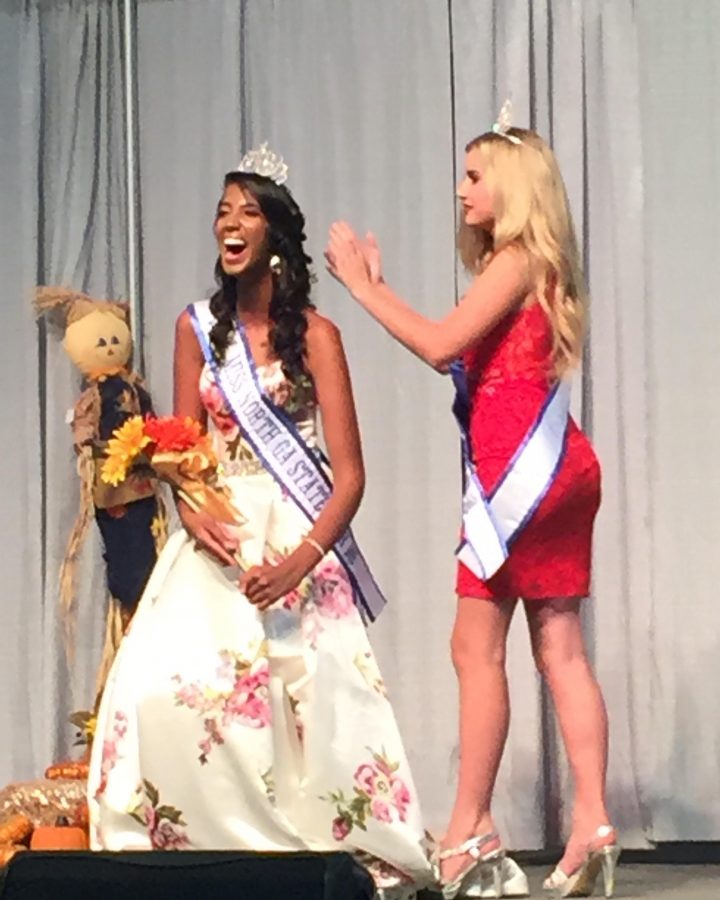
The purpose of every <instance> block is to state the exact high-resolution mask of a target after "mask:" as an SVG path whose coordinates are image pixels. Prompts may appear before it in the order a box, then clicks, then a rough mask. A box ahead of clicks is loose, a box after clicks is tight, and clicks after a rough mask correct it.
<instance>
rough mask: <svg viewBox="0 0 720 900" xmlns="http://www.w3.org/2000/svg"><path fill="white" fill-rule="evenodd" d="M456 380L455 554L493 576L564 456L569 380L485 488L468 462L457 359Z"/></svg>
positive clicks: (465, 399)
mask: <svg viewBox="0 0 720 900" xmlns="http://www.w3.org/2000/svg"><path fill="white" fill-rule="evenodd" d="M450 373H451V375H452V379H453V382H454V384H455V402H454V403H453V413H454V415H455V418H456V420H457V423H458V426H459V428H460V438H461V442H462V452H463V470H464V481H465V487H464V493H463V539H462V542H461V544H460V547H459V548H458V550H457V557H458V559H459V560H460V561H461V562H462V563H464V564H465V565H466V566H467V567H468V569H470V571H471V572H473V573H474V574H475V575H476V576H477V577H478V578H482V579H483V580H484V581H486V580H487V579H488V578H491V577H492V576H493V575H494V574H495V573H496V572H497V571H498V569H499V568H500V566H502V564H503V563H504V562H505V560H506V559H507V558H508V555H509V552H510V546H511V545H512V543H513V541H514V540H515V539H516V538H517V537H518V536H519V534H520V532H521V531H522V530H523V528H524V527H525V525H526V524H527V523H528V521H529V520H530V518H531V516H532V514H533V513H534V512H535V510H536V509H537V507H538V506H539V505H540V502H541V501H542V499H543V497H544V496H545V494H546V493H547V492H548V490H549V488H550V485H551V484H552V483H553V481H554V480H555V476H556V475H557V472H558V469H559V468H560V465H561V463H562V461H563V457H564V456H565V445H566V434H567V424H568V416H569V409H570V385H569V383H568V382H567V381H559V382H558V383H557V384H556V385H555V386H554V387H553V388H552V389H551V390H550V392H549V393H548V396H547V399H546V400H545V402H544V403H543V406H542V408H541V410H540V412H539V413H538V416H537V418H536V419H535V421H534V422H533V424H532V425H531V426H530V428H529V430H528V432H527V434H526V435H525V437H524V438H523V440H522V442H521V443H520V446H519V447H518V448H517V450H516V451H515V454H514V455H513V458H512V459H511V460H510V462H509V463H508V466H507V468H506V469H505V471H504V473H503V475H502V477H501V479H500V481H499V482H498V484H497V486H496V487H495V489H494V490H493V492H492V493H491V494H489V495H488V494H487V493H486V492H485V490H484V488H483V486H482V484H481V482H480V479H479V478H478V475H477V472H476V471H475V467H474V466H473V462H472V452H471V445H470V431H469V427H470V398H469V395H468V389H467V381H466V377H465V370H464V368H463V365H462V363H461V362H460V361H456V362H455V363H453V364H452V366H451V367H450Z"/></svg>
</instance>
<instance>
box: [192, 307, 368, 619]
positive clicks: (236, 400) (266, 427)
mask: <svg viewBox="0 0 720 900" xmlns="http://www.w3.org/2000/svg"><path fill="white" fill-rule="evenodd" d="M188 312H189V313H190V319H191V321H192V323H193V326H194V328H195V333H196V334H197V337H198V341H199V343H200V346H201V347H202V351H203V355H204V356H205V359H206V361H207V363H208V365H209V366H210V368H211V369H212V371H213V374H214V376H215V381H216V383H217V386H218V388H219V389H220V392H221V393H222V395H223V397H224V398H225V402H226V403H227V406H228V409H229V410H230V412H231V413H232V415H233V418H234V419H235V421H236V422H237V424H238V426H239V428H240V429H241V430H242V432H243V436H244V437H245V439H246V440H247V441H248V443H249V444H250V446H251V447H252V448H253V450H254V452H255V454H256V455H257V457H258V459H259V460H260V461H261V462H262V464H263V466H264V468H265V469H266V470H267V471H268V472H269V473H270V474H271V475H272V476H273V478H274V479H275V481H276V482H277V483H278V484H279V485H280V486H281V487H282V488H283V489H284V490H285V491H286V492H287V494H288V495H289V497H290V498H291V499H292V500H293V501H294V503H295V505H296V506H297V507H298V509H299V510H300V511H301V512H302V513H303V514H304V515H305V516H306V517H307V519H308V521H309V522H315V521H316V519H317V517H318V515H319V514H320V512H321V511H322V509H323V507H324V506H325V504H326V503H327V501H328V499H329V497H330V494H331V493H332V484H331V483H330V481H329V479H328V477H327V475H326V473H325V472H324V470H323V468H322V465H321V458H320V455H319V453H314V452H313V451H312V450H311V449H310V447H308V445H307V444H306V443H305V441H304V440H303V438H302V436H301V435H300V434H299V432H298V430H297V428H296V427H295V424H294V422H293V421H292V420H291V419H290V418H289V417H288V416H287V415H286V413H285V412H284V411H283V410H282V409H281V408H280V407H278V406H276V405H275V404H274V403H273V402H272V401H271V400H270V399H269V397H268V396H267V395H266V394H265V393H264V392H263V390H262V388H261V387H260V382H259V381H258V376H257V370H256V368H255V363H254V361H253V358H252V354H251V352H250V347H249V345H248V343H247V338H246V336H245V331H244V329H243V327H242V325H241V324H240V323H239V322H236V323H235V327H236V339H235V340H234V341H233V342H232V343H231V344H230V346H229V347H228V348H227V351H226V353H225V362H224V363H222V365H220V364H218V361H217V360H216V359H215V356H214V354H213V351H212V347H211V345H210V330H211V329H212V327H213V325H214V324H215V317H214V316H213V314H212V313H211V312H210V304H209V302H208V301H207V300H205V301H202V302H200V303H193V304H191V305H190V306H188ZM332 549H333V551H334V552H335V554H336V556H337V557H338V559H339V561H340V563H341V564H342V566H343V568H344V569H345V571H346V572H347V575H348V577H349V579H350V582H351V584H352V586H353V596H354V600H355V605H356V606H357V608H358V609H359V611H360V614H361V616H362V617H363V620H364V621H368V620H370V621H374V620H375V619H376V618H377V616H378V615H379V614H380V612H381V611H382V609H383V607H384V605H385V603H386V601H385V598H384V597H383V595H382V593H381V592H380V589H379V588H378V586H377V584H376V583H375V580H374V578H373V577H372V574H371V573H370V569H369V568H368V565H367V563H366V562H365V559H364V558H363V555H362V553H361V552H360V549H359V548H358V546H357V544H356V542H355V538H354V537H353V535H352V532H351V531H350V529H349V528H348V530H347V531H346V532H345V533H344V534H343V535H342V537H341V538H340V539H339V540H338V541H337V543H336V544H335V545H334V546H333V548H332Z"/></svg>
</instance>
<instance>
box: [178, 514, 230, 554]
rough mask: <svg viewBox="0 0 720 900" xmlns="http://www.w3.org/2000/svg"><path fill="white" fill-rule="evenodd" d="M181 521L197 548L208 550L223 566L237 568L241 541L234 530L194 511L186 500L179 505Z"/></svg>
mask: <svg viewBox="0 0 720 900" xmlns="http://www.w3.org/2000/svg"><path fill="white" fill-rule="evenodd" d="M177 509H178V514H179V516H180V521H181V522H182V523H183V525H184V526H185V530H186V531H187V532H188V534H189V535H190V536H191V537H192V538H194V539H195V544H196V547H202V548H203V549H204V550H207V552H208V553H210V555H211V556H213V557H215V559H216V560H217V561H218V562H219V563H220V564H221V565H223V566H236V565H237V560H236V559H235V556H234V554H235V553H236V551H237V549H238V547H239V543H240V542H239V539H238V537H237V535H236V534H234V533H233V530H232V529H231V528H230V527H229V526H228V525H224V524H223V523H222V522H218V520H217V519H213V517H212V516H209V515H208V514H207V513H205V512H203V511H202V510H198V511H196V510H194V509H192V508H191V507H190V506H189V505H188V504H187V503H186V502H185V501H184V500H179V501H178V504H177Z"/></svg>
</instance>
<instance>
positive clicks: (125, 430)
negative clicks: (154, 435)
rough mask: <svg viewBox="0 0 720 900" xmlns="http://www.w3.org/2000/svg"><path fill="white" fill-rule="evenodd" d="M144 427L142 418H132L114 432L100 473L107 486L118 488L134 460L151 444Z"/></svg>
mask: <svg viewBox="0 0 720 900" xmlns="http://www.w3.org/2000/svg"><path fill="white" fill-rule="evenodd" d="M144 425H145V423H144V422H143V419H142V416H132V417H131V418H130V419H128V420H127V421H126V422H124V423H123V424H122V425H121V426H120V428H116V429H115V431H114V432H113V436H112V437H111V438H110V440H109V441H108V445H107V450H106V451H105V455H106V458H105V462H104V463H103V467H102V471H101V473H100V477H101V478H102V480H103V481H104V482H105V483H106V484H112V485H113V486H115V487H116V486H117V485H118V484H120V482H121V481H124V480H125V479H126V478H127V474H128V471H129V469H130V466H131V465H132V463H133V462H134V460H135V459H136V458H137V457H138V456H139V455H140V454H141V453H142V451H143V449H144V448H145V447H147V445H148V444H149V443H150V438H149V437H148V436H147V435H146V434H145V432H144V430H143V429H144Z"/></svg>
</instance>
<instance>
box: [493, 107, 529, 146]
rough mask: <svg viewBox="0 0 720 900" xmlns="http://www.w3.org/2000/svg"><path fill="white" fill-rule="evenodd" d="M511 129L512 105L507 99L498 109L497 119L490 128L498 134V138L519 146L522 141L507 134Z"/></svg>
mask: <svg viewBox="0 0 720 900" xmlns="http://www.w3.org/2000/svg"><path fill="white" fill-rule="evenodd" d="M511 128H512V103H511V102H510V100H509V99H507V100H506V101H505V102H504V103H503V105H502V108H501V109H500V112H499V113H498V117H497V119H496V120H495V123H494V125H493V127H492V130H493V131H494V132H495V134H499V135H500V137H504V138H507V140H508V141H510V142H511V143H512V144H521V143H522V141H521V140H520V138H519V137H515V135H514V134H508V132H509V131H510V129H511Z"/></svg>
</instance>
